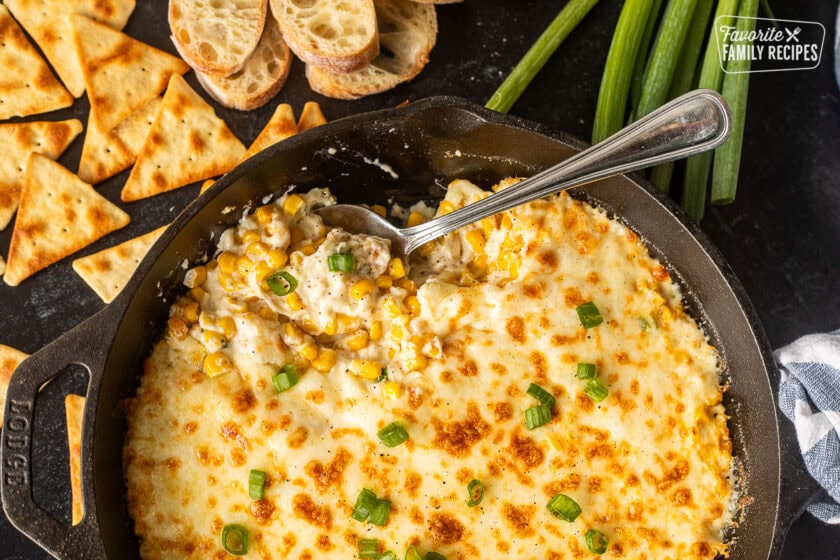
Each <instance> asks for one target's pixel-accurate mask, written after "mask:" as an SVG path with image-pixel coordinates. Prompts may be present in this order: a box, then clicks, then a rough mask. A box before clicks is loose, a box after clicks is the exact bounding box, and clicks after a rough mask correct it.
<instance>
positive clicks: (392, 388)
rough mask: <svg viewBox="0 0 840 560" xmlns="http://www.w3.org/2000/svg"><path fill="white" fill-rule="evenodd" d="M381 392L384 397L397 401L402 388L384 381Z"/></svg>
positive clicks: (394, 382)
mask: <svg viewBox="0 0 840 560" xmlns="http://www.w3.org/2000/svg"><path fill="white" fill-rule="evenodd" d="M382 392H383V393H385V396H386V397H388V398H391V399H394V400H397V399H399V398H400V394H401V393H402V387H400V384H399V383H397V382H396V381H386V382H385V385H384V386H383V387H382Z"/></svg>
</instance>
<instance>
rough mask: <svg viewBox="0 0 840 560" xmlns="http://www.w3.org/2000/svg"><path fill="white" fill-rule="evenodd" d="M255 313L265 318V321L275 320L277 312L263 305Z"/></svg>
mask: <svg viewBox="0 0 840 560" xmlns="http://www.w3.org/2000/svg"><path fill="white" fill-rule="evenodd" d="M257 315H259V316H260V317H262V318H263V319H265V320H266V321H276V320H277V313H276V312H275V311H274V310H272V309H269V308H268V307H263V308H262V309H260V310H259V311H258V312H257Z"/></svg>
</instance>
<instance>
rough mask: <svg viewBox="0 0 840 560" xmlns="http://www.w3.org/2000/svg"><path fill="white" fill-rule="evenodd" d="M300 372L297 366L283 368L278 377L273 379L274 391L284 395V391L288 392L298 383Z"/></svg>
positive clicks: (287, 365)
mask: <svg viewBox="0 0 840 560" xmlns="http://www.w3.org/2000/svg"><path fill="white" fill-rule="evenodd" d="M298 379H299V377H298V372H297V368H296V367H295V364H286V365H285V366H283V369H281V370H280V371H279V372H278V373H277V375H275V376H274V377H272V378H271V382H272V383H273V384H274V389H275V390H276V391H277V392H278V393H282V392H283V391H288V390H289V389H291V388H292V387H294V386H295V385H297V382H298Z"/></svg>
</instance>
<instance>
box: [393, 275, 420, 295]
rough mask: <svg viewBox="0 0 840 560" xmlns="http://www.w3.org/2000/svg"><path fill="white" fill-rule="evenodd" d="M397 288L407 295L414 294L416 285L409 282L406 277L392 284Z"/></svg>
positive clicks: (412, 281) (411, 281)
mask: <svg viewBox="0 0 840 560" xmlns="http://www.w3.org/2000/svg"><path fill="white" fill-rule="evenodd" d="M394 284H396V286H397V287H398V288H402V289H403V290H405V291H406V292H408V293H409V294H416V293H417V284H415V283H414V280H411V279H410V278H409V277H408V276H403V277H402V278H400V279H399V280H397V281H396V282H394Z"/></svg>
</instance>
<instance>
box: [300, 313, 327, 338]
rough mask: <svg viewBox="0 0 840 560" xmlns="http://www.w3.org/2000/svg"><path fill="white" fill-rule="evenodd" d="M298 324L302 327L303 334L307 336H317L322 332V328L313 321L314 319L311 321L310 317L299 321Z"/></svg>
mask: <svg viewBox="0 0 840 560" xmlns="http://www.w3.org/2000/svg"><path fill="white" fill-rule="evenodd" d="M298 324H299V325H300V328H302V329H303V332H305V333H307V334H312V335H316V334H318V333H319V332H321V328H320V327H319V326H318V325H317V324H315V322H314V321H312V319H310V318H309V317H304V318H303V319H301V320H300V321H298Z"/></svg>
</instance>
